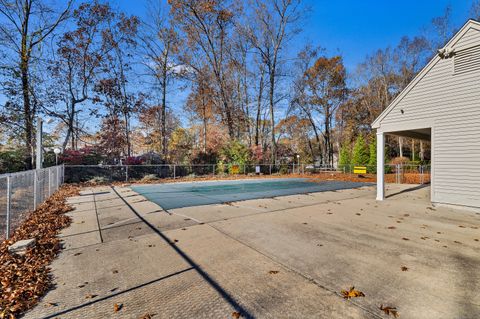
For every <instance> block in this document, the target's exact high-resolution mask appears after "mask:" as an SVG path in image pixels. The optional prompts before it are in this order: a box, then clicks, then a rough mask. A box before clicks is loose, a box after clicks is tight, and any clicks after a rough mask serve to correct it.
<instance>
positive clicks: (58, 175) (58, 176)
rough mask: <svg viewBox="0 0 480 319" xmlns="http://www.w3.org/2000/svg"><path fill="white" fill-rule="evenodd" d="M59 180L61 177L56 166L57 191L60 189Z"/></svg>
mask: <svg viewBox="0 0 480 319" xmlns="http://www.w3.org/2000/svg"><path fill="white" fill-rule="evenodd" d="M60 178H61V175H60V166H57V190H58V189H59V188H60V185H61V183H60Z"/></svg>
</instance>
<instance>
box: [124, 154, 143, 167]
mask: <svg viewBox="0 0 480 319" xmlns="http://www.w3.org/2000/svg"><path fill="white" fill-rule="evenodd" d="M124 164H125V165H142V164H143V158H141V157H135V156H130V157H127V158H126V159H125V163H124Z"/></svg>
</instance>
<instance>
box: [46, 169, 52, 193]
mask: <svg viewBox="0 0 480 319" xmlns="http://www.w3.org/2000/svg"><path fill="white" fill-rule="evenodd" d="M47 171H48V197H50V196H51V195H52V172H51V170H50V168H48V169H47Z"/></svg>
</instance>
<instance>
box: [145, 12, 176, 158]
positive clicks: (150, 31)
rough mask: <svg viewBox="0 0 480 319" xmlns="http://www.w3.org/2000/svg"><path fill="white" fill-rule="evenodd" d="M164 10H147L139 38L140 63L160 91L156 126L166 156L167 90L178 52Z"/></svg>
mask: <svg viewBox="0 0 480 319" xmlns="http://www.w3.org/2000/svg"><path fill="white" fill-rule="evenodd" d="M166 11H167V10H166V8H165V7H163V6H161V5H152V6H151V7H150V8H149V12H150V21H149V22H145V23H144V25H143V32H142V34H141V37H140V43H141V47H142V52H143V54H144V55H145V56H146V58H147V59H145V62H143V64H144V65H145V67H146V68H147V70H148V71H149V73H150V75H151V76H153V77H154V79H155V80H156V84H158V86H159V88H160V96H161V105H160V112H161V114H160V116H159V119H160V127H161V139H162V143H161V145H162V154H163V156H164V157H166V155H167V145H168V141H167V91H168V86H169V84H170V83H171V81H172V80H173V79H174V78H175V76H176V75H177V73H179V72H180V70H179V68H180V66H179V65H178V63H176V61H175V59H174V57H175V55H176V54H177V53H178V49H179V45H180V44H181V40H180V38H179V36H178V33H177V31H176V27H175V25H174V24H173V20H172V19H171V18H170V17H169V16H168V15H167V14H166Z"/></svg>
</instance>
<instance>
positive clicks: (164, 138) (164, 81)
mask: <svg viewBox="0 0 480 319" xmlns="http://www.w3.org/2000/svg"><path fill="white" fill-rule="evenodd" d="M163 62H164V63H163V70H162V155H163V158H166V156H167V57H165V60H164V61H163Z"/></svg>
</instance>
